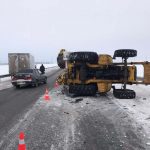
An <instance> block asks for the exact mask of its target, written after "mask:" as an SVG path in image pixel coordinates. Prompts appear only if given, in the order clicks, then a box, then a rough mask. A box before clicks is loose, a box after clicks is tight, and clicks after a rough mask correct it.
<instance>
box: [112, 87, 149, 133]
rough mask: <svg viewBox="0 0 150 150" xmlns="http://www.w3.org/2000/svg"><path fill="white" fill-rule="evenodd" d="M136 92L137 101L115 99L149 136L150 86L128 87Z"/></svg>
mask: <svg viewBox="0 0 150 150" xmlns="http://www.w3.org/2000/svg"><path fill="white" fill-rule="evenodd" d="M128 88H129V89H133V90H135V92H136V99H113V102H114V103H115V104H117V105H118V106H119V107H120V108H122V109H125V110H126V111H127V113H128V114H129V116H130V117H131V118H133V119H134V120H135V121H136V122H137V123H138V124H140V125H141V126H142V127H143V128H144V129H145V132H146V134H147V135H150V86H145V85H132V86H128Z"/></svg>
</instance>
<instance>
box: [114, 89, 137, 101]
mask: <svg viewBox="0 0 150 150" xmlns="http://www.w3.org/2000/svg"><path fill="white" fill-rule="evenodd" d="M113 94H114V97H116V98H118V99H133V98H135V97H136V93H135V91H133V90H128V89H126V90H124V89H115V90H114V91H113Z"/></svg>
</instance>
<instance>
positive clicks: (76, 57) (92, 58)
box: [69, 52, 98, 64]
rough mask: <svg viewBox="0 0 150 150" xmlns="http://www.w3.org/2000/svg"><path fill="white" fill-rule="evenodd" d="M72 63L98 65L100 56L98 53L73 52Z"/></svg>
mask: <svg viewBox="0 0 150 150" xmlns="http://www.w3.org/2000/svg"><path fill="white" fill-rule="evenodd" d="M69 60H70V62H74V61H75V62H82V63H86V62H87V63H90V64H97V63H98V55H97V53H96V52H73V53H71V54H70V55H69Z"/></svg>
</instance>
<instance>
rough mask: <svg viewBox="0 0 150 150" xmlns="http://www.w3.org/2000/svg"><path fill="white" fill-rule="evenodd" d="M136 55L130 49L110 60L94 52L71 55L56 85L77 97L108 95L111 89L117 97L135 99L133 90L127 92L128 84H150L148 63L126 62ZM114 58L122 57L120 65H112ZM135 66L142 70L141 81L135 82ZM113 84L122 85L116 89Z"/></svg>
mask: <svg viewBox="0 0 150 150" xmlns="http://www.w3.org/2000/svg"><path fill="white" fill-rule="evenodd" d="M64 52H65V50H64ZM62 56H63V54H62ZM135 56H137V51H136V50H132V49H120V50H116V51H115V53H114V56H113V58H112V57H111V56H110V55H98V54H97V53H96V52H72V53H70V54H69V57H68V60H66V64H67V65H66V66H67V67H66V70H65V71H64V73H63V74H61V75H60V76H59V77H58V82H59V84H65V85H68V86H69V93H71V94H74V95H77V96H93V95H95V94H96V93H97V92H99V93H107V92H109V91H110V90H111V88H113V94H114V96H115V97H116V98H119V99H132V98H135V97H136V93H135V91H133V90H130V89H127V88H126V86H127V84H130V85H131V84H146V85H148V84H150V63H149V62H131V63H128V62H127V59H128V58H129V57H135ZM116 57H121V58H122V60H123V62H121V63H114V62H113V59H115V58H116ZM135 65H143V67H144V79H143V80H141V81H139V80H137V70H136V66H135ZM114 84H122V85H123V86H122V88H121V89H115V86H114ZM112 85H113V86H112Z"/></svg>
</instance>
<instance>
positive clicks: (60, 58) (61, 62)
mask: <svg viewBox="0 0 150 150" xmlns="http://www.w3.org/2000/svg"><path fill="white" fill-rule="evenodd" d="M57 64H58V66H59V67H60V68H61V69H64V68H65V61H64V60H63V55H58V57H57Z"/></svg>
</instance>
